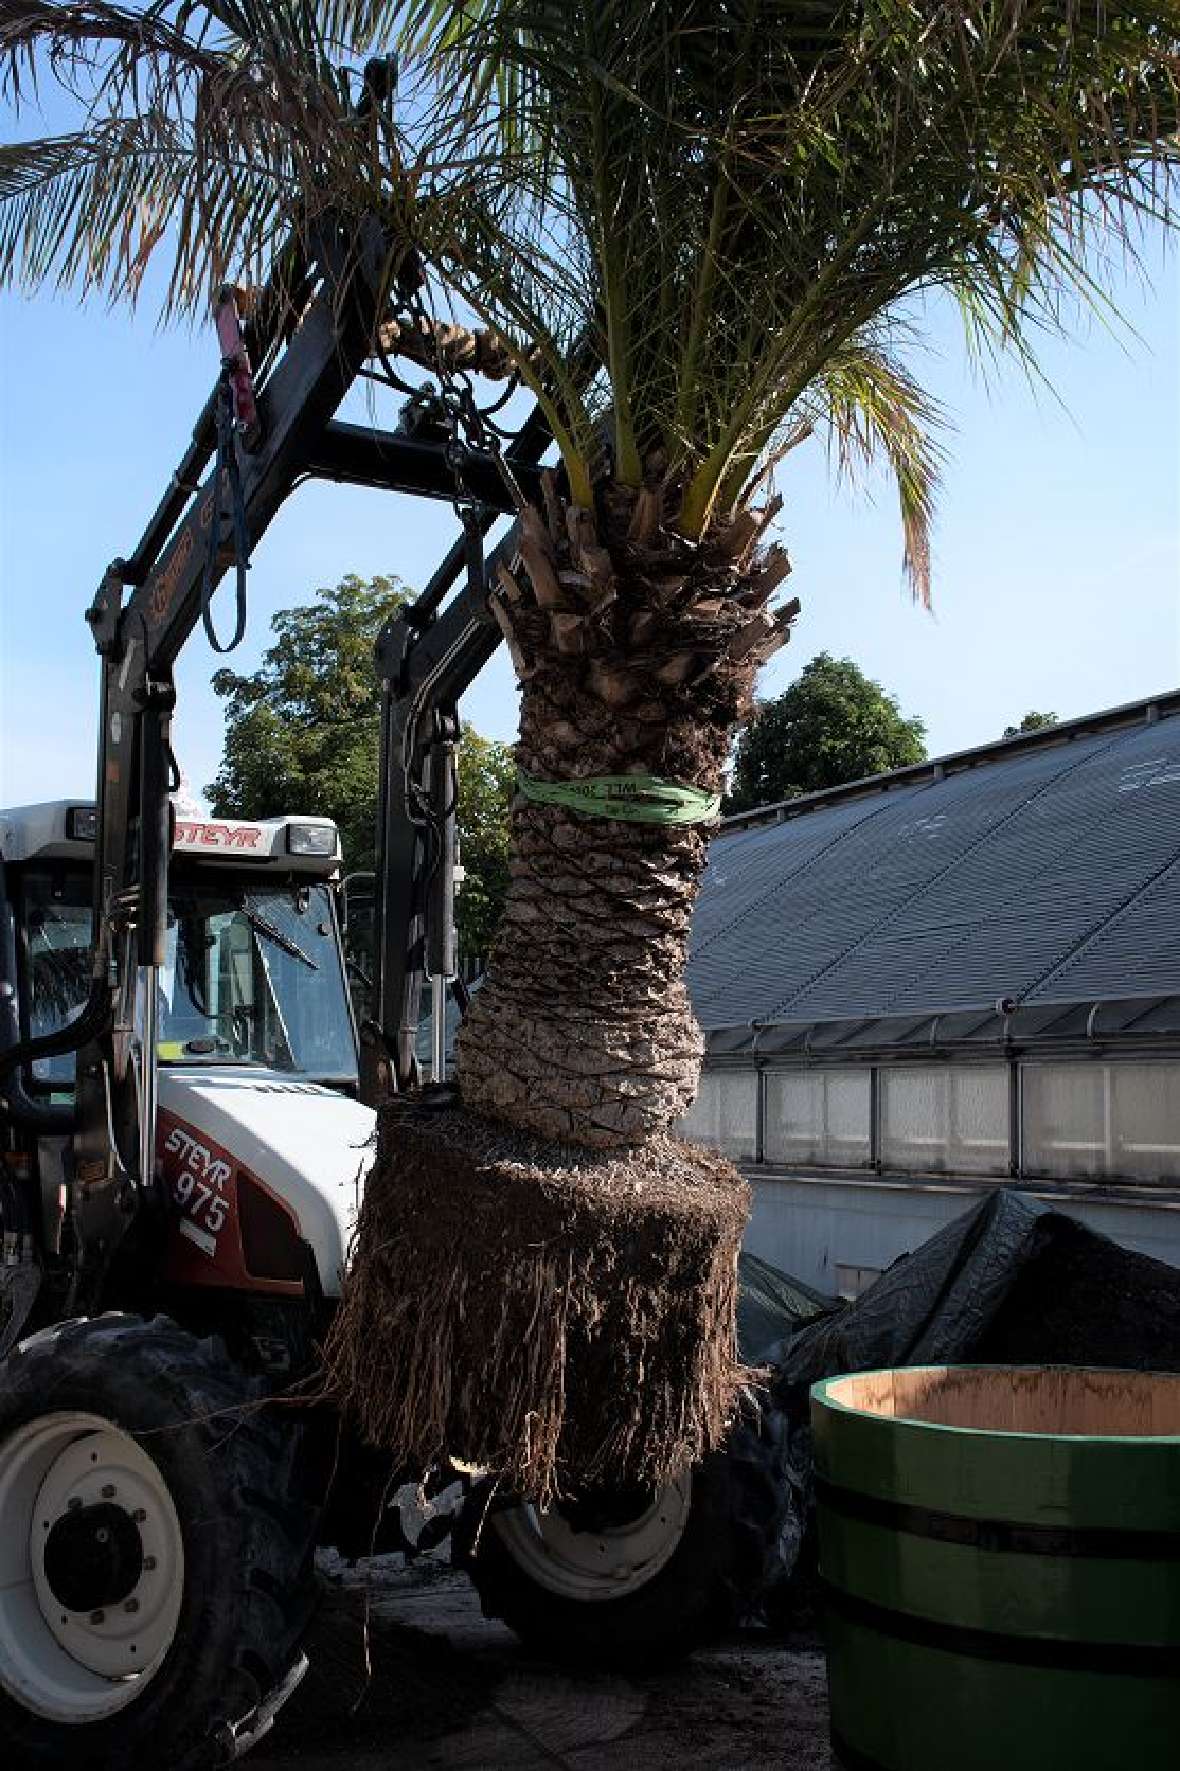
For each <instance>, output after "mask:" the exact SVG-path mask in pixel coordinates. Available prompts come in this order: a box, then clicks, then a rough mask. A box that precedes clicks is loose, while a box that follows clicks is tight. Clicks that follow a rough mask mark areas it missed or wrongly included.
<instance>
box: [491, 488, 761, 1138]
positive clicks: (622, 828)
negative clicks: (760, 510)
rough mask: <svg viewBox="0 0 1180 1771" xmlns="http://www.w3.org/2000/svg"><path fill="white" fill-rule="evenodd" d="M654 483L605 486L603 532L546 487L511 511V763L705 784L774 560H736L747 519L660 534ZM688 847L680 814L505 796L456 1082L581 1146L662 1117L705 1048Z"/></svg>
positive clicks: (549, 771) (506, 586)
mask: <svg viewBox="0 0 1180 1771" xmlns="http://www.w3.org/2000/svg"><path fill="white" fill-rule="evenodd" d="M656 498H657V495H656V494H655V493H643V494H640V495H639V498H638V499H633V498H632V497H630V496H628V495H627V494H626V493H620V492H617V491H616V492H615V494H614V497H613V498H611V497H609V496H608V497H607V499H605V500H604V503H605V505H606V507H607V509H608V510H609V509H610V508H611V506H612V505H613V507H614V521H613V522H612V521H610V520H609V519H608V520H607V521H606V522H604V523H603V525H602V526H603V527H604V528H605V529H606V531H607V533H606V537H605V539H606V542H607V545H606V546H605V547H603V546H602V545H601V543H600V540H599V534H598V529H597V526H596V525H595V524H594V523H593V522H592V521H591V520H590V519H589V517H588V513H586V512H580V511H569V510H567V511H565V512H561V511H560V510H559V508H558V507H557V505H556V503H555V501H554V500H553V499H552V497H551V499H550V505H549V510H550V519H549V523H548V525H545V524H543V523H542V522H541V520H540V518H539V517H538V516H537V515H536V514H535V513H529V515H528V517H526V519H525V535H524V540H523V543H522V560H523V564H524V566H525V568H526V570H527V572H528V580H529V583H530V586H531V590H532V593H533V594H532V597H531V598H530V597H528V596H527V595H526V593H525V589H524V586H523V585H522V583H521V581H520V578H519V577H518V578H513V577H509V576H508V575H507V574H504V575H503V576H502V579H501V598H500V603H499V616H500V620H501V624H502V625H503V626H504V627H505V628H506V630H507V631H508V633H509V637H510V641H511V645H512V651H513V655H514V659H515V662H516V666H517V671H518V674H519V675H520V676H521V678H522V702H521V730H520V742H519V746H518V749H517V756H518V760H519V763H520V766H521V768H522V770H524V771H525V772H526V773H527V774H529V775H530V776H533V777H537V778H540V779H541V780H544V781H570V780H578V779H585V778H587V777H594V776H614V775H648V776H657V777H660V778H663V779H669V780H673V781H676V782H678V783H680V784H681V785H685V786H691V787H696V788H699V789H703V790H704V791H705V792H707V793H713V792H715V791H716V790H717V788H718V786H719V784H720V780H721V771H722V768H723V766H724V763H725V759H726V757H727V755H728V752H729V745H730V740H731V736H732V733H733V729H734V727H735V725H736V723H737V720H738V719H739V717H740V715H741V713H742V711H743V709H744V706H745V704H746V702H747V700H748V697H749V692H750V687H751V684H752V681H753V677H754V673H755V670H756V668H757V665H758V663H760V662H761V660H762V658H763V657H764V656H765V655H766V653H767V651H768V650H769V649H770V647H771V646H773V645H774V644H776V643H780V641H781V637H782V636H783V635H784V634H785V632H786V627H785V625H784V624H783V623H782V622H781V621H775V620H773V619H772V618H771V617H769V616H767V615H765V614H764V613H763V610H764V607H765V602H766V598H767V597H768V595H769V594H770V591H771V589H773V587H774V584H776V583H777V582H779V581H780V579H781V577H782V576H783V575H785V561H784V562H782V563H780V562H779V561H777V560H773V559H772V560H770V561H760V562H758V564H756V565H753V564H751V561H750V558H749V555H750V552H751V543H752V541H753V540H754V539H755V537H756V535H757V532H758V524H757V523H756V522H754V521H753V520H752V519H749V518H743V519H741V520H739V521H738V522H737V523H735V524H734V525H733V526H732V527H731V529H730V531H729V533H728V534H727V535H721V536H718V537H715V538H713V540H712V541H711V543H710V544H709V545H706V546H701V547H693V546H691V545H689V544H688V543H685V542H683V541H680V540H678V539H676V538H674V537H669V536H667V535H664V534H663V533H662V532H660V531H659V530H658V528H657V526H656V522H657V518H658V514H659V513H658V509H656V508H655V504H656ZM645 530H646V531H647V532H646V534H645ZM705 852H706V838H705V834H704V832H703V831H702V829H701V828H700V827H699V826H684V825H672V826H666V825H652V824H643V823H630V822H619V821H615V820H611V819H609V818H600V817H597V816H586V815H585V814H583V813H580V812H574V811H568V810H566V809H564V808H561V807H556V806H551V805H536V804H532V803H530V802H527V801H524V800H521V801H518V803H517V805H516V807H515V809H514V813H513V849H512V859H511V884H510V888H509V892H508V899H507V904H506V908H505V914H504V920H503V923H502V925H501V929H500V933H499V936H498V939H497V941H496V943H495V946H494V948H493V951H492V956H491V960H490V964H489V967H488V973H487V977H486V980H485V982H484V984H483V987H482V988H481V990H480V991H479V993H478V995H477V997H476V999H475V1002H474V1004H473V1006H472V1009H471V1012H470V1014H469V1015H468V1018H467V1020H466V1022H465V1024H464V1027H463V1029H462V1032H461V1034H460V1038H459V1048H458V1058H459V1077H460V1083H461V1088H462V1093H463V1098H464V1100H465V1101H466V1102H468V1103H469V1104H470V1105H471V1106H473V1107H476V1108H478V1109H480V1110H481V1111H486V1112H489V1113H493V1114H495V1115H497V1116H498V1117H499V1118H502V1119H506V1120H508V1121H510V1122H511V1123H512V1124H513V1125H518V1126H521V1127H524V1128H527V1129H529V1130H531V1131H535V1132H538V1133H539V1134H540V1135H541V1136H542V1137H550V1138H559V1139H563V1140H564V1139H569V1140H572V1141H574V1142H577V1143H581V1144H587V1145H591V1146H595V1147H614V1146H619V1145H626V1144H638V1143H641V1142H642V1141H643V1140H644V1139H645V1138H647V1137H650V1136H652V1135H653V1134H654V1133H656V1132H658V1131H661V1130H663V1129H664V1128H666V1127H667V1126H669V1125H671V1124H672V1123H674V1121H675V1120H676V1119H678V1118H679V1116H680V1115H681V1114H682V1113H683V1112H684V1111H685V1109H686V1108H687V1107H688V1106H689V1105H690V1104H691V1102H692V1100H693V1097H694V1095H695V1093H696V1087H697V1077H698V1073H699V1068H700V1058H701V1049H702V1047H701V1036H700V1031H699V1028H698V1027H697V1024H696V1019H695V1017H694V1015H693V1012H692V1007H691V1004H690V1003H689V1000H688V995H687V992H686V990H685V986H684V966H685V959H686V947H687V940H688V929H689V921H690V918H691V915H692V907H693V904H694V902H695V899H696V894H697V889H698V886H699V883H700V877H701V872H702V869H703V867H704V863H705Z"/></svg>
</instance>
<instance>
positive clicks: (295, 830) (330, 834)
mask: <svg viewBox="0 0 1180 1771" xmlns="http://www.w3.org/2000/svg"><path fill="white" fill-rule="evenodd" d="M287 853H288V854H289V855H329V856H331V855H334V854H335V853H336V826H335V825H334V824H288V826H287Z"/></svg>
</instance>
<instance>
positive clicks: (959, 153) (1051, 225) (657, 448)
mask: <svg viewBox="0 0 1180 1771" xmlns="http://www.w3.org/2000/svg"><path fill="white" fill-rule="evenodd" d="M391 49H396V50H397V51H398V52H399V53H400V54H401V56H402V59H403V79H402V88H401V93H400V96H399V97H398V98H397V99H396V100H394V99H393V98H380V99H379V98H377V97H376V96H375V95H373V94H369V95H368V96H367V97H366V98H365V100H364V101H362V102H358V101H361V95H362V89H363V81H364V63H365V59H366V57H368V56H369V55H371V54H373V53H377V52H382V51H389V50H391ZM46 68H48V70H49V71H50V72H51V73H53V74H55V75H56V76H57V77H58V78H59V79H60V80H62V81H63V82H64V83H66V84H67V85H68V86H69V87H70V89H71V90H72V91H74V92H75V93H76V94H78V95H79V98H80V102H81V103H82V105H83V116H82V118H81V121H80V123H79V127H78V130H77V132H76V133H75V134H74V135H72V136H65V137H62V138H59V139H58V140H56V141H53V142H44V141H42V142H35V143H25V144H23V145H22V146H21V147H19V148H16V149H11V150H5V158H3V159H2V160H0V282H7V283H14V282H23V283H24V284H25V285H26V286H35V285H36V284H38V283H40V282H43V281H45V280H46V279H51V280H56V281H58V282H67V283H76V284H78V285H79V286H81V287H82V288H102V289H104V290H105V291H107V292H108V293H113V294H117V295H129V296H132V297H133V296H134V294H135V293H136V290H137V289H138V288H139V286H140V282H141V280H142V275H143V270H144V267H145V266H146V264H147V263H148V261H149V260H151V259H152V258H164V259H165V260H166V261H167V262H168V264H169V266H170V272H171V274H170V278H169V283H168V295H167V299H166V310H167V311H168V312H169V313H181V312H185V311H190V312H191V311H193V310H194V309H195V308H196V307H197V306H199V305H200V304H201V303H202V302H203V301H204V299H205V297H206V294H207V292H208V290H209V289H210V287H211V286H212V284H213V283H214V282H215V281H216V280H217V279H219V278H220V277H221V276H223V275H224V274H226V272H227V271H230V270H233V271H242V270H244V271H246V272H247V273H248V274H258V273H259V272H260V271H261V270H262V269H264V268H265V265H266V262H267V261H268V259H269V258H270V257H271V256H272V255H273V254H274V253H275V252H276V250H277V249H278V245H279V242H280V240H281V239H282V237H283V234H284V231H285V230H291V231H292V232H293V233H294V234H295V235H296V236H297V237H306V236H308V235H310V234H311V232H312V231H313V229H314V228H315V226H316V225H317V220H318V218H319V217H320V216H322V214H323V213H324V211H325V210H328V209H330V210H331V211H332V213H333V215H334V217H336V218H337V220H338V221H343V222H344V223H346V224H347V223H348V221H349V220H350V219H351V220H353V221H354V222H356V223H358V224H359V222H360V220H361V218H362V217H364V216H365V215H367V214H371V213H373V212H377V213H379V214H380V215H381V216H382V217H383V218H384V219H385V220H386V222H387V223H388V224H390V225H391V226H392V227H393V228H394V229H395V230H400V231H401V232H402V234H403V235H405V236H407V237H412V239H413V243H414V245H415V247H416V249H417V250H418V252H419V253H420V254H421V255H422V257H423V258H424V259H425V261H426V262H427V264H428V266H429V267H430V269H431V273H432V275H433V276H434V277H435V278H436V283H435V285H434V287H435V291H436V293H438V295H439V297H440V299H441V298H442V293H443V292H444V291H445V292H446V293H447V294H448V295H450V296H453V297H454V298H455V299H456V300H458V301H459V302H460V303H464V304H466V305H468V306H469V307H470V308H471V309H473V310H474V311H475V312H476V313H478V314H479V315H481V316H482V317H483V319H484V320H485V322H486V323H487V324H488V325H490V326H491V327H493V328H494V329H495V330H496V331H497V332H498V333H499V334H500V335H501V336H502V337H503V339H504V340H505V342H506V343H507V345H508V347H509V349H510V350H511V351H512V352H513V353H514V354H515V355H516V358H517V361H518V362H519V363H520V365H521V368H522V373H523V374H524V375H525V377H526V379H530V378H531V380H532V382H533V384H534V385H535V386H536V387H537V389H538V391H539V392H540V394H541V396H542V398H543V400H544V402H545V405H546V410H547V412H548V414H549V417H550V419H551V422H552V424H553V426H554V432H555V435H556V436H557V438H558V440H559V443H560V446H561V450H562V454H563V456H564V457H565V460H566V463H567V466H568V467H569V470H570V474H571V478H572V480H573V482H574V484H575V486H576V487H577V488H578V495H579V496H580V497H583V498H585V497H588V496H589V493H590V487H591V484H592V482H593V480H594V477H595V476H596V475H597V474H599V473H601V472H602V471H604V469H605V468H607V467H609V468H610V470H611V471H613V473H614V474H615V476H616V477H618V478H620V479H622V480H623V481H625V482H629V483H631V484H637V483H638V482H639V480H641V479H642V478H644V477H645V476H646V475H647V474H649V473H650V472H652V471H653V470H658V472H659V473H660V474H661V476H667V477H670V478H671V480H672V482H673V483H674V484H676V485H677V486H678V487H679V488H680V493H681V506H680V517H679V520H680V524H681V527H682V528H683V529H684V530H685V532H686V533H689V534H699V533H701V532H702V531H703V530H704V529H705V528H706V527H707V526H708V525H709V523H710V522H711V521H712V520H713V519H714V517H715V516H720V515H722V514H724V513H728V512H729V510H730V509H731V508H732V506H733V504H734V502H735V501H737V500H740V499H741V498H742V496H743V495H744V493H745V492H747V491H748V488H749V487H750V486H751V484H752V483H753V482H754V480H755V478H756V476H757V475H758V473H759V471H760V468H761V465H762V464H763V462H764V461H765V459H766V456H767V451H772V450H773V449H774V448H775V446H776V439H781V438H782V437H783V436H784V435H790V434H793V433H795V432H797V431H798V429H799V427H800V426H801V425H806V424H809V423H812V422H816V421H817V414H819V415H821V416H822V418H823V421H824V422H826V423H827V424H828V425H829V426H830V427H831V429H832V433H833V435H834V436H835V437H836V438H837V439H838V442H837V456H838V458H841V459H843V460H844V461H845V463H846V464H849V463H851V462H852V461H853V460H855V459H858V458H862V457H864V456H866V455H872V454H879V455H883V457H884V458H885V459H886V460H887V461H889V462H890V464H891V465H892V468H893V471H894V473H895V475H896V478H897V480H898V484H899V488H900V492H901V498H902V508H903V523H904V526H905V529H906V537H907V541H906V550H907V552H906V557H907V561H908V567H907V569H908V570H909V571H910V574H911V577H912V580H913V582H914V585H915V588H916V590H917V591H918V593H919V594H920V595H925V594H926V593H927V581H928V575H929V549H928V532H929V515H930V501H931V497H932V491H933V486H934V483H935V480H936V477H937V476H936V468H937V455H936V453H932V452H931V451H932V448H933V447H934V446H933V444H932V442H931V437H930V428H929V422H928V421H929V417H930V414H929V412H928V410H927V409H926V407H925V405H924V403H923V401H922V399H921V394H920V390H919V388H918V386H917V383H916V382H915V381H914V380H913V378H912V377H911V376H910V375H909V373H908V372H907V370H906V369H905V367H904V366H903V365H902V364H901V363H900V361H898V360H897V359H896V357H895V355H894V353H893V352H892V351H889V350H882V349H881V348H880V347H879V346H878V345H877V344H876V342H875V341H877V340H879V339H881V338H882V337H884V336H885V335H886V332H887V330H888V324H889V321H890V318H891V316H894V315H896V313H897V311H898V309H899V304H901V303H903V302H904V301H905V300H906V299H907V298H909V297H911V296H912V295H913V294H914V293H915V292H920V291H923V290H928V289H942V290H945V291H948V292H949V293H950V294H951V296H952V297H953V298H954V299H956V300H957V301H958V303H959V305H960V308H961V311H962V312H963V314H964V315H965V317H966V319H967V321H968V324H969V327H970V330H971V333H972V336H973V339H974V342H975V345H976V347H977V348H978V349H979V351H980V352H981V354H983V355H985V356H986V354H987V353H988V352H989V351H991V350H995V351H1013V350H1014V351H1016V352H1017V353H1018V354H1019V355H1021V356H1022V357H1023V360H1024V361H1025V362H1026V363H1027V364H1029V365H1032V364H1033V363H1035V360H1036V355H1037V348H1038V345H1039V342H1040V340H1041V339H1042V338H1043V337H1044V336H1046V335H1048V334H1051V333H1053V332H1055V331H1059V330H1061V329H1062V327H1063V326H1065V325H1067V324H1068V320H1069V314H1070V311H1071V307H1072V306H1073V305H1074V304H1076V303H1077V302H1081V303H1084V304H1088V305H1091V306H1092V305H1094V304H1095V303H1101V302H1102V301H1103V299H1104V292H1103V265H1104V258H1105V256H1107V255H1109V254H1110V253H1111V252H1114V253H1116V254H1117V253H1119V252H1124V253H1128V254H1133V252H1134V250H1135V242H1136V238H1137V233H1138V230H1140V229H1141V228H1143V227H1154V226H1156V225H1163V226H1165V227H1167V226H1171V225H1172V223H1173V222H1174V221H1175V219H1176V196H1177V173H1178V171H1180V0H1120V4H1119V5H1117V6H1099V5H1097V4H1092V3H1087V4H1085V5H1082V4H1077V3H1076V0H1002V3H997V0H947V3H946V4H940V5H938V6H915V5H914V4H913V3H912V0H872V4H852V3H851V0H674V3H672V4H668V5H655V4H653V3H652V0H281V3H280V0H173V3H172V4H170V5H149V6H144V7H139V8H136V7H133V6H130V5H116V4H112V3H110V0H0V84H3V86H4V87H5V89H6V90H7V92H8V93H9V95H10V96H11V97H12V98H14V100H15V101H16V103H17V104H18V107H19V106H20V105H21V104H23V103H24V102H25V100H26V99H27V98H28V97H29V96H31V83H35V80H36V78H37V77H38V75H39V74H42V73H43V72H44V70H45V69H46ZM587 338H589V339H590V340H591V342H592V344H593V347H594V349H595V350H596V351H597V353H598V360H599V361H600V362H601V364H602V365H603V368H602V372H601V373H600V374H599V375H598V376H597V377H596V378H595V379H594V380H593V381H592V382H591V384H590V385H589V387H587V386H586V384H585V381H584V377H582V376H581V375H578V374H575V373H573V372H572V364H573V361H574V357H575V354H576V353H577V352H578V351H579V350H584V349H585V341H586V340H587ZM866 341H868V342H867V343H866ZM608 419H609V434H610V441H609V446H604V424H606V423H607V421H608Z"/></svg>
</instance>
